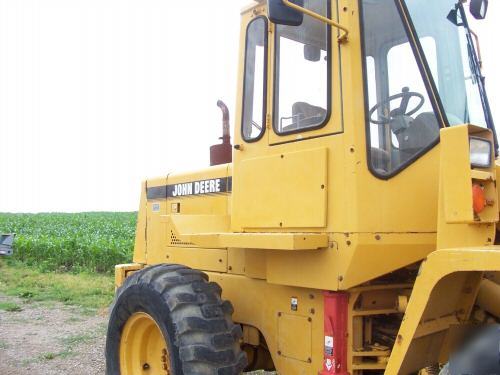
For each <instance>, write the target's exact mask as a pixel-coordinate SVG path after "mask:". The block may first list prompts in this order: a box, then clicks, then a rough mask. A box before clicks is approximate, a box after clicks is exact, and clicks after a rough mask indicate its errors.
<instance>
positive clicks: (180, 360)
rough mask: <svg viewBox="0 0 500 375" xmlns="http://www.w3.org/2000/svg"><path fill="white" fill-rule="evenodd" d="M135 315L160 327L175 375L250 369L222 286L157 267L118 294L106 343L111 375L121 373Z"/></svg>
mask: <svg viewBox="0 0 500 375" xmlns="http://www.w3.org/2000/svg"><path fill="white" fill-rule="evenodd" d="M136 312H144V313H147V314H149V315H150V316H151V317H152V318H153V319H154V320H155V321H156V323H157V324H158V326H159V327H160V329H161V331H162V333H163V336H164V338H165V340H166V341H167V346H168V349H169V352H170V354H171V359H170V361H171V365H172V373H173V374H174V375H183V374H185V375H188V374H189V375H191V374H193V375H194V374H196V375H237V374H241V372H242V371H243V370H244V368H245V367H246V365H247V358H246V355H245V354H244V352H243V351H242V350H241V348H240V344H239V340H240V338H241V337H242V332H241V327H240V326H239V325H238V324H234V323H233V321H232V318H231V316H232V314H233V307H232V305H231V303H230V302H229V301H223V300H222V299H221V288H220V286H219V285H218V284H216V283H213V282H208V276H207V275H206V274H205V273H203V272H200V271H198V270H193V269H190V268H188V267H185V266H181V265H175V264H169V265H165V264H164V265H157V266H152V267H149V268H146V269H144V270H141V271H139V272H136V273H134V274H133V275H132V276H130V277H128V278H127V279H126V280H125V283H124V284H123V286H122V287H121V288H119V289H118V291H117V293H116V298H115V302H114V304H113V306H112V309H111V314H110V318H109V325H108V335H107V341H106V374H107V375H119V374H120V359H119V358H120V355H119V350H120V337H121V333H122V331H123V328H124V326H125V323H126V322H127V320H128V319H129V318H130V316H132V314H134V313H136Z"/></svg>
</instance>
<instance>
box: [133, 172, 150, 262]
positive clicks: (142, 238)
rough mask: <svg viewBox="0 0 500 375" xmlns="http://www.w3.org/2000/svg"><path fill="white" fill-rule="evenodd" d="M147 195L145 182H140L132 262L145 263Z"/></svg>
mask: <svg viewBox="0 0 500 375" xmlns="http://www.w3.org/2000/svg"><path fill="white" fill-rule="evenodd" d="M147 205H148V201H147V197H146V182H143V183H142V188H141V201H140V205H139V212H138V213H137V226H136V230H135V245H134V262H136V263H146V261H147V259H146V222H147V219H148V218H147Z"/></svg>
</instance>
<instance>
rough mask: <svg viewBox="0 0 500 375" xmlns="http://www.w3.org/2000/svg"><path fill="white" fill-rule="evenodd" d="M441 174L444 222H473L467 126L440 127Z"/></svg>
mask: <svg viewBox="0 0 500 375" xmlns="http://www.w3.org/2000/svg"><path fill="white" fill-rule="evenodd" d="M464 151H465V152H464ZM441 176H442V177H441V178H442V184H443V188H444V191H445V192H446V194H445V195H444V196H443V199H444V218H445V220H446V222H447V223H471V222H474V213H473V212H472V175H471V168H470V158H469V129H468V127H467V126H465V125H462V126H454V127H451V128H446V129H443V130H441Z"/></svg>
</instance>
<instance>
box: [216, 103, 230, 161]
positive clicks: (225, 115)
mask: <svg viewBox="0 0 500 375" xmlns="http://www.w3.org/2000/svg"><path fill="white" fill-rule="evenodd" d="M217 106H218V107H219V108H220V109H221V111H222V137H221V138H219V139H222V143H221V144H218V145H214V146H212V147H210V165H211V166H213V165H220V164H227V163H231V162H232V161H233V147H232V145H231V134H230V132H229V109H228V108H227V105H226V104H224V102H223V101H222V100H219V101H218V102H217Z"/></svg>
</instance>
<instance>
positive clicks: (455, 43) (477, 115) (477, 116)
mask: <svg viewBox="0 0 500 375" xmlns="http://www.w3.org/2000/svg"><path fill="white" fill-rule="evenodd" d="M405 2H406V6H407V7H408V11H409V13H410V16H411V19H412V22H413V25H414V26H415V30H416V32H417V36H418V38H419V39H420V41H422V40H424V39H427V38H428V37H429V35H430V36H432V37H433V38H434V39H435V40H436V41H437V46H438V51H439V54H438V56H437V68H436V69H434V70H432V69H431V70H432V75H433V78H434V82H435V83H436V85H437V86H438V91H439V95H440V98H441V102H442V104H443V107H444V110H445V112H446V117H447V118H448V123H449V124H450V125H460V124H466V123H472V124H474V125H478V126H483V127H486V126H487V119H486V117H485V112H484V108H483V100H484V97H481V96H482V95H481V87H480V86H481V85H480V82H479V80H480V78H479V77H478V75H480V72H477V74H475V73H474V71H475V70H474V69H471V66H472V67H473V66H474V59H473V53H472V49H471V46H470V45H469V43H468V41H467V33H466V29H465V27H464V25H463V20H462V19H461V17H460V15H458V18H457V19H456V21H457V23H458V25H459V26H457V25H456V24H455V23H454V22H451V20H452V19H453V17H452V15H453V11H455V12H456V10H455V9H456V8H455V6H456V4H457V0H440V1H435V0H406V1H405ZM450 11H452V13H450ZM424 52H425V56H426V58H427V59H428V60H432V59H433V58H436V57H435V55H434V56H430V55H429V52H428V51H427V50H424ZM429 65H430V62H429ZM438 69H439V73H441V74H440V75H439V76H438V74H437V73H438Z"/></svg>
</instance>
